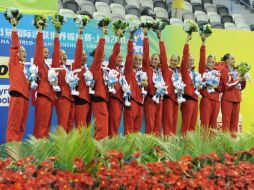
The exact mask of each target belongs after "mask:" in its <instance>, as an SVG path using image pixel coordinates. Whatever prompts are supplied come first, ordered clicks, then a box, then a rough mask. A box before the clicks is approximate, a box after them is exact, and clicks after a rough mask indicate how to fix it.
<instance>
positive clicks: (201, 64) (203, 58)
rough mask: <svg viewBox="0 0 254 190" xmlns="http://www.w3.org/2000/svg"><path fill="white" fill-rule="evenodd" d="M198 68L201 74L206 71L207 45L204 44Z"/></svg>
mask: <svg viewBox="0 0 254 190" xmlns="http://www.w3.org/2000/svg"><path fill="white" fill-rule="evenodd" d="M198 70H199V73H200V74H203V73H205V72H206V46H204V45H202V46H201V47H200V59H199V66H198Z"/></svg>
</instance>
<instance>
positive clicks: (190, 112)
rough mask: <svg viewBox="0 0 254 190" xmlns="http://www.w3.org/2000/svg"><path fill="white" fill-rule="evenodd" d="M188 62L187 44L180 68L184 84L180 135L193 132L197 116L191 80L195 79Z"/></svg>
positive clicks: (195, 95) (195, 99)
mask: <svg viewBox="0 0 254 190" xmlns="http://www.w3.org/2000/svg"><path fill="white" fill-rule="evenodd" d="M188 62H189V44H185V46H184V49H183V59H182V63H181V67H180V72H181V74H182V78H183V82H184V83H185V84H186V87H185V92H184V98H185V99H186V101H185V102H183V103H182V104H181V113H182V134H185V133H186V132H187V131H190V130H194V129H195V126H196V122H197V116H198V96H197V94H195V88H194V82H193V79H192V78H195V76H192V77H191V75H195V73H194V70H191V71H189V70H188Z"/></svg>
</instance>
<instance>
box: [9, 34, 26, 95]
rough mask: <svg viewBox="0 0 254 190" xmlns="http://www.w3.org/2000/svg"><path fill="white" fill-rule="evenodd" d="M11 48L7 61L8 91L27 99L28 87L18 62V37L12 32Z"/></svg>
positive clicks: (22, 68) (21, 65)
mask: <svg viewBox="0 0 254 190" xmlns="http://www.w3.org/2000/svg"><path fill="white" fill-rule="evenodd" d="M11 37H12V46H11V52H10V61H9V79H10V90H9V93H10V94H11V93H12V92H18V93H20V94H21V95H22V96H24V97H25V98H27V99H29V96H30V85H29V82H28V81H27V80H26V77H25V74H24V71H23V70H24V65H23V64H21V63H20V61H19V47H20V44H19V37H18V33H17V32H16V31H15V32H12V34H11Z"/></svg>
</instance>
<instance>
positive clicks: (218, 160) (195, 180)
mask: <svg viewBox="0 0 254 190" xmlns="http://www.w3.org/2000/svg"><path fill="white" fill-rule="evenodd" d="M106 155H107V158H105V160H102V161H97V162H96V161H94V162H93V163H92V164H91V165H90V166H86V165H85V164H84V163H83V161H82V160H81V159H79V158H75V159H74V161H73V162H74V167H73V171H62V170H59V169H58V168H56V167H55V164H54V163H55V161H56V160H57V158H56V157H50V158H48V160H45V161H43V162H41V163H40V165H38V166H36V165H35V164H34V158H33V157H28V158H25V159H23V160H19V161H17V162H12V161H11V160H9V159H7V160H4V161H3V160H2V161H0V189H4V190H5V189H6V190H8V189H14V190H33V189H40V190H48V189H57V190H63V189H64V190H69V189H75V190H79V189H80V190H81V189H112V190H114V189H126V190H128V189H129V190H134V189H142V190H143V189H144V190H146V189H149V190H150V189H151V190H163V189H197V190H199V189H209V190H210V189H216V190H219V189H254V177H253V176H254V164H253V163H254V151H253V150H252V151H250V152H240V153H237V154H234V155H230V154H227V153H224V155H221V156H218V155H217V154H216V153H212V154H210V155H204V156H199V157H197V158H195V159H193V158H192V157H191V156H189V155H185V156H183V157H182V158H181V160H180V161H178V162H173V161H162V162H151V163H148V164H146V165H141V164H139V162H138V158H139V156H140V153H136V154H134V155H133V158H132V160H130V161H128V162H126V161H124V160H123V154H122V153H120V152H117V151H114V150H113V151H110V152H108V153H107V154H106Z"/></svg>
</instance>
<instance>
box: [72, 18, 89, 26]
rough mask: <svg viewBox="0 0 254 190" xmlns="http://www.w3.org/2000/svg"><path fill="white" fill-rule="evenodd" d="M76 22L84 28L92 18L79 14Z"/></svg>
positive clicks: (75, 19)
mask: <svg viewBox="0 0 254 190" xmlns="http://www.w3.org/2000/svg"><path fill="white" fill-rule="evenodd" d="M74 22H75V24H76V26H77V27H78V28H84V27H85V26H86V25H87V24H88V23H89V22H90V18H89V16H87V15H77V17H76V18H74Z"/></svg>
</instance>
